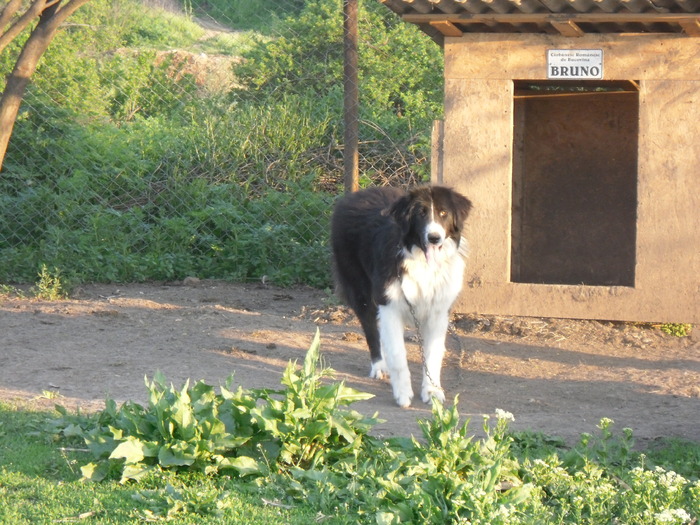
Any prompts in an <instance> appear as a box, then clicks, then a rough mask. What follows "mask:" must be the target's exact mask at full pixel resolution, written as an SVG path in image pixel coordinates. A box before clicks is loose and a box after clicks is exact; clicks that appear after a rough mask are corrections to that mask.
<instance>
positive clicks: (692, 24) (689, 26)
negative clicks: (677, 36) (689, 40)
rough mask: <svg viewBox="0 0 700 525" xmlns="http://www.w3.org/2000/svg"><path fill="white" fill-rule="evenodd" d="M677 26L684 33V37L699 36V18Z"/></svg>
mask: <svg viewBox="0 0 700 525" xmlns="http://www.w3.org/2000/svg"><path fill="white" fill-rule="evenodd" d="M679 24H680V26H681V27H682V28H683V31H685V34H686V35H690V36H700V18H696V19H695V20H690V21H687V22H679Z"/></svg>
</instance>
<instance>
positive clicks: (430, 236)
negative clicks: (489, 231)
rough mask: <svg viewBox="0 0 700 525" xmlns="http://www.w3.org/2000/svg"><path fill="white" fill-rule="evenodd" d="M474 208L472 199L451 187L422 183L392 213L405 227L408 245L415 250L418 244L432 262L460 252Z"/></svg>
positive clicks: (401, 225)
mask: <svg viewBox="0 0 700 525" xmlns="http://www.w3.org/2000/svg"><path fill="white" fill-rule="evenodd" d="M471 208H472V204H471V202H470V201H469V199H467V198H466V197H464V196H463V195H461V194H459V193H457V192H456V191H454V190H452V189H450V188H445V187H443V186H422V187H419V188H416V189H414V190H412V191H411V192H410V193H408V194H407V195H406V196H405V197H402V198H401V199H400V200H399V201H397V202H396V204H394V206H393V208H392V211H391V213H392V215H393V217H394V219H395V220H396V221H397V223H398V224H399V226H400V227H401V229H402V233H403V239H404V244H405V246H406V248H407V249H408V250H409V251H411V250H412V248H413V246H417V247H418V248H420V249H421V250H422V251H423V253H424V254H425V257H426V259H427V260H428V262H432V261H439V260H441V259H443V258H444V257H445V256H447V255H453V254H454V253H456V252H457V249H458V248H459V243H460V239H461V235H462V228H463V226H464V221H465V220H466V219H467V216H468V215H469V211H470V210H471ZM444 251H447V252H449V253H444Z"/></svg>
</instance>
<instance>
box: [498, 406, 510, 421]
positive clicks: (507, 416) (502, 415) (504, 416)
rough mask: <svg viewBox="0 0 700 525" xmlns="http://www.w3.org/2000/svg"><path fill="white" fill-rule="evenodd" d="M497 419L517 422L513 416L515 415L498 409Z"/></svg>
mask: <svg viewBox="0 0 700 525" xmlns="http://www.w3.org/2000/svg"><path fill="white" fill-rule="evenodd" d="M496 417H497V418H498V419H505V420H507V421H515V416H513V414H511V413H510V412H506V411H505V410H501V409H500V408H497V409H496Z"/></svg>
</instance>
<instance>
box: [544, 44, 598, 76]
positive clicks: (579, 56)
mask: <svg viewBox="0 0 700 525" xmlns="http://www.w3.org/2000/svg"><path fill="white" fill-rule="evenodd" d="M547 78H562V79H575V78H603V50H602V49H548V50H547Z"/></svg>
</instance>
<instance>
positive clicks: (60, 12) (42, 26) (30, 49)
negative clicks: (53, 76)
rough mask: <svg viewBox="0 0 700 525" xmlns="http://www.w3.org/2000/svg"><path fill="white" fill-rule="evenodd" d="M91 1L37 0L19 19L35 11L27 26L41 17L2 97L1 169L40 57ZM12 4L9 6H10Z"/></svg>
mask: <svg viewBox="0 0 700 525" xmlns="http://www.w3.org/2000/svg"><path fill="white" fill-rule="evenodd" d="M12 1H13V0H10V3H12ZM89 1H90V0H69V1H68V2H66V3H65V4H63V5H61V0H34V1H33V2H32V4H31V5H30V6H29V8H28V9H27V11H26V12H25V14H24V15H23V16H22V17H20V19H19V20H22V19H24V18H25V16H27V13H30V12H31V13H32V16H31V18H30V19H29V21H27V22H26V24H25V26H24V27H26V25H28V24H29V22H30V21H31V20H33V19H35V18H37V17H39V22H38V23H37V25H36V27H35V28H34V29H33V30H32V32H31V34H30V35H29V39H28V40H27V42H26V43H25V44H24V47H23V48H22V51H21V52H20V54H19V57H18V58H17V62H16V63H15V67H14V69H13V71H12V73H11V74H10V75H9V77H8V78H7V83H6V85H5V91H4V92H3V94H2V98H0V170H1V169H2V163H3V161H4V159H5V153H6V152H7V145H8V143H9V141H10V136H11V135H12V130H13V128H14V124H15V120H16V119H17V114H18V113H19V107H20V104H21V102H22V98H23V97H24V92H25V90H26V89H27V84H29V79H30V78H31V76H32V75H33V74H34V71H36V67H37V64H38V63H39V59H40V58H41V57H42V55H43V54H44V52H45V51H46V49H47V48H48V47H49V44H50V43H51V40H53V37H54V35H55V34H56V30H57V29H58V27H59V26H60V25H61V24H62V23H63V22H64V21H65V20H66V19H67V18H68V17H69V16H70V15H72V14H73V13H74V12H75V11H76V10H77V9H78V8H80V7H81V6H83V5H85V4H86V3H88V2H89ZM9 5H10V4H8V6H9ZM8 6H6V9H7V7H8ZM15 12H16V9H15ZM2 17H3V18H5V10H3V13H2ZM10 18H11V16H10ZM19 20H17V21H16V22H15V24H13V26H12V27H14V26H15V25H17V24H19ZM8 22H9V20H8ZM12 27H10V29H9V30H8V31H7V32H5V33H3V35H2V36H0V39H1V38H2V37H4V36H5V35H6V34H8V33H9V31H10V30H12ZM9 41H11V39H10V40H8V42H9ZM5 45H7V44H5ZM3 47H4V46H3V45H0V52H1V51H2V49H3Z"/></svg>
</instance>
